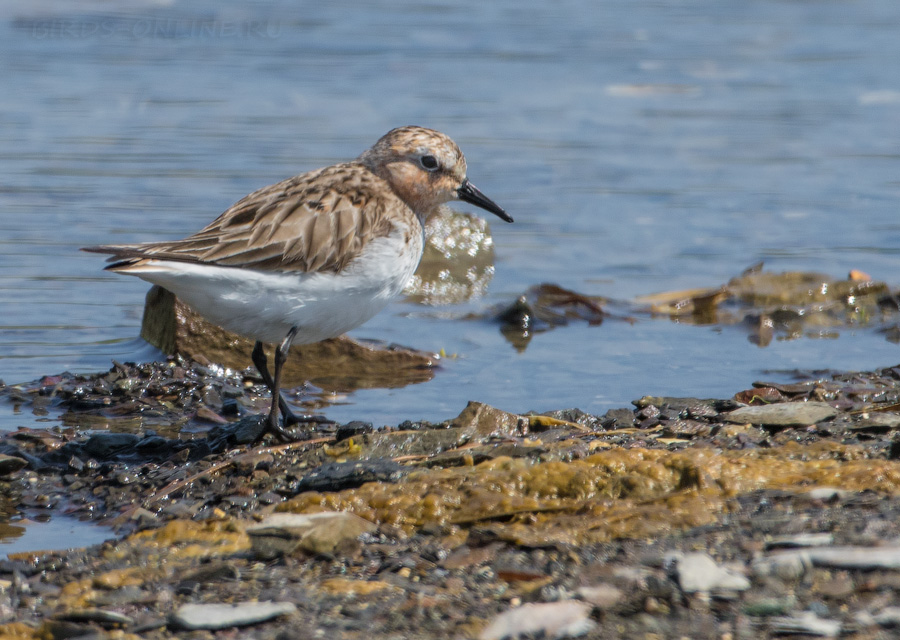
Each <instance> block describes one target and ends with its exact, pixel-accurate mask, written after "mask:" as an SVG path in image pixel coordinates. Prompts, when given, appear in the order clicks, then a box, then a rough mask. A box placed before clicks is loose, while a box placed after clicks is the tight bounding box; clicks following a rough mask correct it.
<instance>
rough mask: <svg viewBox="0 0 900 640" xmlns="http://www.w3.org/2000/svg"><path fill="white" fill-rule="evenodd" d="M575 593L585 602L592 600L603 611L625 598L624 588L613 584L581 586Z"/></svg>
mask: <svg viewBox="0 0 900 640" xmlns="http://www.w3.org/2000/svg"><path fill="white" fill-rule="evenodd" d="M575 595H576V596H578V597H579V598H580V599H581V600H584V601H585V602H590V603H591V604H592V605H594V607H596V608H597V609H600V610H601V611H608V610H609V609H612V608H613V607H615V606H617V605H619V604H621V603H622V602H623V601H624V600H625V594H624V593H623V592H622V590H621V589H619V588H618V587H615V586H613V585H611V584H596V585H592V586H587V587H579V588H578V590H577V591H576V592H575Z"/></svg>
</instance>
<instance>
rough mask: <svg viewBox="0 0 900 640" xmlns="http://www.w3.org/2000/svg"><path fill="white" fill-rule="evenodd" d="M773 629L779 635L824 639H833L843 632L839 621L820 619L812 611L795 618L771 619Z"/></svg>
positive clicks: (781, 617)
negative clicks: (800, 635) (797, 635)
mask: <svg viewBox="0 0 900 640" xmlns="http://www.w3.org/2000/svg"><path fill="white" fill-rule="evenodd" d="M770 625H771V629H772V632H773V633H777V634H806V635H810V636H818V637H822V638H831V637H835V636H837V635H838V634H839V633H840V632H841V623H840V621H839V620H830V619H828V618H820V617H819V616H817V615H816V614H815V613H814V612H812V611H804V612H803V613H800V614H797V615H794V616H780V617H775V618H771V621H770Z"/></svg>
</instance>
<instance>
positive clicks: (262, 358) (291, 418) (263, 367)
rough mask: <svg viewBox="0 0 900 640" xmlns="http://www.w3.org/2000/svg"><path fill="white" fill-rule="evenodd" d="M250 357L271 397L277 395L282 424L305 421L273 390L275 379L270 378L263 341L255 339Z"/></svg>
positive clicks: (287, 424) (288, 424)
mask: <svg viewBox="0 0 900 640" xmlns="http://www.w3.org/2000/svg"><path fill="white" fill-rule="evenodd" d="M250 359H251V360H252V361H253V366H255V367H256V370H257V371H259V375H261V376H262V379H263V384H265V385H266V387H268V389H269V391H271V392H272V397H273V398H275V397H276V396H277V397H278V406H279V408H280V409H281V416H282V420H283V422H284V426H286V427H288V426H290V425H292V424H300V423H301V422H305V420H304V419H303V418H298V417H297V416H296V415H294V412H293V411H291V408H290V406H288V403H287V400H285V399H284V396H282V395H281V393H280V392H276V391H274V389H275V381H274V380H272V374H270V373H269V365H268V363H267V362H266V351H265V348H264V347H263V343H262V342H260V341H259V340H257V341H256V344H255V345H253V352H252V353H251V354H250Z"/></svg>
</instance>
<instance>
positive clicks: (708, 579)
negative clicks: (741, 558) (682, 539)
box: [665, 553, 750, 593]
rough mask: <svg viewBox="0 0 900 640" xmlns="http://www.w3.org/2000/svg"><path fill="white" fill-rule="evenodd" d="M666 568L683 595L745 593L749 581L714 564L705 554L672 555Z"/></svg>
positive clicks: (748, 586)
mask: <svg viewBox="0 0 900 640" xmlns="http://www.w3.org/2000/svg"><path fill="white" fill-rule="evenodd" d="M665 564H666V566H667V567H668V568H669V571H670V573H671V574H672V575H673V576H674V578H675V580H676V581H677V582H678V586H679V587H681V590H682V591H683V592H684V593H697V592H704V593H709V592H717V591H746V590H747V589H749V588H750V581H749V580H747V578H746V577H744V576H742V575H740V574H737V573H734V572H733V571H730V570H728V569H726V568H724V567H722V566H720V565H719V564H717V563H716V561H715V560H713V559H712V558H711V557H709V555H707V554H705V553H687V554H683V555H682V554H679V553H673V554H670V555H669V556H667V557H666V561H665Z"/></svg>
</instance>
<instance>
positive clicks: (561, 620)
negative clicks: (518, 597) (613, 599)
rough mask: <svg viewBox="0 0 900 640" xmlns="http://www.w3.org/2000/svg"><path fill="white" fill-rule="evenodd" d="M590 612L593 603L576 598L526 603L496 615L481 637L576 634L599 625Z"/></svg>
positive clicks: (482, 639) (489, 639) (500, 639)
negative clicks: (591, 617) (579, 600)
mask: <svg viewBox="0 0 900 640" xmlns="http://www.w3.org/2000/svg"><path fill="white" fill-rule="evenodd" d="M590 613H591V605H589V604H587V603H585V602H578V601H576V600H567V601H560V602H547V603H542V604H526V605H522V606H521V607H516V608H513V609H508V610H507V611H504V612H503V613H501V614H500V615H498V616H497V617H495V618H494V619H493V620H492V621H491V622H490V624H489V625H488V626H487V627H486V628H485V629H484V630H483V631H482V632H481V634H480V635H479V636H478V637H479V640H503V639H504V638H508V639H510V640H513V639H514V638H521V637H545V638H576V637H578V636H583V635H585V634H587V633H589V632H590V631H592V630H593V629H594V628H595V627H596V623H595V622H594V621H593V620H591V619H590V617H589V616H590Z"/></svg>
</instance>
